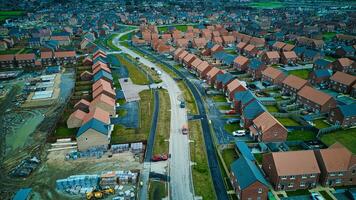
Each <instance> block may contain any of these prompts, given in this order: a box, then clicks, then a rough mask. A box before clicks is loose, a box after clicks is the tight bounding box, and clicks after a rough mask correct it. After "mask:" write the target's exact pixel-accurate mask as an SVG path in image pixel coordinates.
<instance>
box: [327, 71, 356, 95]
mask: <svg viewBox="0 0 356 200" xmlns="http://www.w3.org/2000/svg"><path fill="white" fill-rule="evenodd" d="M355 83H356V76H353V75H350V74H346V73H344V72H336V73H335V74H334V75H332V76H331V77H330V87H331V89H333V90H335V91H337V92H341V93H345V94H349V93H350V92H351V89H352V86H353V85H354V84H355Z"/></svg>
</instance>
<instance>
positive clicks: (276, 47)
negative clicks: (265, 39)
mask: <svg viewBox="0 0 356 200" xmlns="http://www.w3.org/2000/svg"><path fill="white" fill-rule="evenodd" d="M286 45H287V44H286V43H284V42H280V41H277V42H275V43H274V44H273V45H272V50H274V51H281V50H282V49H283V47H284V46H286Z"/></svg>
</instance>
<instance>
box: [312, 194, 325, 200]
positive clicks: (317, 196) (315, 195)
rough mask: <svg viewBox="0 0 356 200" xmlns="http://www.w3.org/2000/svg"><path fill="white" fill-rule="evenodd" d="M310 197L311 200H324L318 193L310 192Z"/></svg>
mask: <svg viewBox="0 0 356 200" xmlns="http://www.w3.org/2000/svg"><path fill="white" fill-rule="evenodd" d="M311 197H312V199H313V200H325V199H324V197H322V196H321V195H320V194H319V193H316V192H312V193H311Z"/></svg>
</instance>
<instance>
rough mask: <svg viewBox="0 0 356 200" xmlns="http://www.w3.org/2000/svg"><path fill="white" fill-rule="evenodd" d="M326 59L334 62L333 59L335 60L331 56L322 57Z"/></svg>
mask: <svg viewBox="0 0 356 200" xmlns="http://www.w3.org/2000/svg"><path fill="white" fill-rule="evenodd" d="M324 58H325V59H326V60H329V61H331V62H334V61H335V60H337V59H336V58H334V57H332V56H325V57H324Z"/></svg>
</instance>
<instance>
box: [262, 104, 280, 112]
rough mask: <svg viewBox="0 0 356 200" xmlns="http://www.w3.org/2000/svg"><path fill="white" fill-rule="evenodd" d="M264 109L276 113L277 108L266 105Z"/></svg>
mask: <svg viewBox="0 0 356 200" xmlns="http://www.w3.org/2000/svg"><path fill="white" fill-rule="evenodd" d="M265 107H266V108H267V110H268V112H270V113H271V112H278V108H277V106H275V105H266V106H265Z"/></svg>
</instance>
